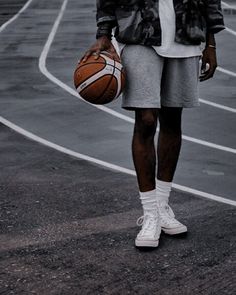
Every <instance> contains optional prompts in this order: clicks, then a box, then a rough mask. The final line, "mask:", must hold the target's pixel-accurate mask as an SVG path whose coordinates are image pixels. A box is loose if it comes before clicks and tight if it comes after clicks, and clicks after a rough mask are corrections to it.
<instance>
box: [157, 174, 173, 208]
mask: <svg viewBox="0 0 236 295" xmlns="http://www.w3.org/2000/svg"><path fill="white" fill-rule="evenodd" d="M171 187H172V182H167V181H162V180H159V179H156V196H157V202H158V205H161V204H163V203H165V202H167V203H168V202H169V197H170V192H171Z"/></svg>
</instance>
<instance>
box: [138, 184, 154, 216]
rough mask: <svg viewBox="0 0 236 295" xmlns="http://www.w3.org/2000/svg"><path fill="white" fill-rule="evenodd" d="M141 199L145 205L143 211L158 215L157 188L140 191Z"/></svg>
mask: <svg viewBox="0 0 236 295" xmlns="http://www.w3.org/2000/svg"><path fill="white" fill-rule="evenodd" d="M139 195H140V200H141V203H142V206H143V213H144V215H145V214H151V215H153V216H156V215H157V193H156V189H154V190H152V191H148V192H139Z"/></svg>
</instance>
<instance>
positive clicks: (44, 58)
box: [39, 0, 236, 154]
mask: <svg viewBox="0 0 236 295" xmlns="http://www.w3.org/2000/svg"><path fill="white" fill-rule="evenodd" d="M67 3H68V0H65V1H64V2H63V4H62V7H61V9H60V12H59V14H58V16H57V18H56V20H55V23H54V25H53V27H52V30H51V32H50V34H49V36H48V39H47V41H46V43H45V46H44V48H43V50H42V52H41V55H40V57H39V69H40V71H41V73H42V74H43V75H44V76H46V77H47V78H48V79H49V80H51V81H52V82H53V83H54V84H56V85H58V86H59V87H61V88H62V89H64V90H65V91H67V92H68V93H70V94H71V95H73V96H75V97H76V98H79V99H80V100H82V101H83V102H85V101H84V100H83V99H82V97H80V96H79V94H78V93H77V91H76V90H74V89H72V88H71V87H70V86H68V85H67V84H65V83H64V82H62V81H61V80H59V79H58V78H56V77H55V76H54V75H52V73H50V72H49V71H48V69H47V66H46V61H47V56H48V53H49V50H50V48H51V46H52V43H53V40H54V38H55V35H56V32H57V30H58V27H59V25H60V22H61V19H62V17H63V14H64V11H65V9H66V5H67ZM85 103H88V102H85ZM207 103H208V101H207ZM88 104H89V105H91V106H92V107H95V108H97V109H99V110H102V111H104V112H106V113H108V114H110V115H112V116H115V117H117V118H119V119H122V120H124V121H126V122H129V123H134V119H133V118H130V117H128V116H126V115H123V114H121V113H119V112H117V111H114V110H112V109H110V108H108V107H105V106H98V105H93V104H90V103H88ZM209 104H211V105H212V106H215V105H217V104H215V103H211V102H209ZM221 107H223V106H221ZM224 108H227V110H228V107H226V106H224ZM229 109H231V108H229ZM235 111H236V110H235ZM182 138H183V139H184V140H187V141H190V142H194V143H197V144H200V145H203V146H207V147H210V148H214V149H218V150H222V151H225V152H229V153H234V154H236V149H234V148H231V147H226V146H222V145H218V144H215V143H211V142H208V141H205V140H201V139H197V138H194V137H191V136H187V135H183V136H182Z"/></svg>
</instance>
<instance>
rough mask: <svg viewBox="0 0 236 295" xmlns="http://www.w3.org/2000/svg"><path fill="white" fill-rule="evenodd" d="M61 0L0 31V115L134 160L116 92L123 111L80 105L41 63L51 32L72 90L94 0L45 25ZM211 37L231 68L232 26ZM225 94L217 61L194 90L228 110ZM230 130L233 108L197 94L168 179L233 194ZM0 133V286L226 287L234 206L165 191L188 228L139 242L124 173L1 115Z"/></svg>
mask: <svg viewBox="0 0 236 295" xmlns="http://www.w3.org/2000/svg"><path fill="white" fill-rule="evenodd" d="M62 3H63V1H50V2H48V1H32V3H30V5H29V7H27V9H26V10H25V11H24V12H23V13H22V15H20V16H19V18H18V19H17V20H16V21H15V22H13V23H12V24H10V25H9V26H8V27H7V28H6V29H5V30H4V31H3V32H1V34H0V44H1V46H0V55H1V60H0V66H1V69H3V70H2V72H1V73H2V75H1V83H0V89H1V113H0V115H1V116H3V117H4V118H6V119H8V120H9V121H11V122H12V123H15V124H17V125H18V126H20V127H22V128H24V129H25V130H27V131H30V132H33V133H34V134H36V135H38V136H40V137H42V138H44V139H47V140H48V141H50V142H54V143H57V144H59V145H60V146H62V147H66V148H68V149H71V150H73V151H77V152H80V153H82V154H85V155H88V156H91V157H94V158H96V159H100V160H103V161H106V162H108V163H112V164H116V165H119V166H122V167H125V168H127V169H133V164H132V162H131V154H130V140H131V136H132V127H133V126H132V122H130V121H132V119H133V114H132V113H131V112H126V111H124V110H122V109H121V108H120V102H119V100H117V101H116V102H114V103H112V104H111V105H109V106H108V107H109V108H110V109H111V110H112V111H115V112H119V113H121V114H122V115H123V116H124V119H120V118H117V117H115V116H113V115H112V114H111V113H106V112H104V111H102V110H98V109H96V108H94V107H92V106H90V105H88V104H85V103H84V102H82V101H80V100H78V98H76V97H74V96H72V95H70V94H68V88H67V89H65V87H64V88H63V87H60V86H59V85H58V84H55V83H52V81H50V80H49V79H48V77H46V76H45V75H44V74H43V73H42V72H40V70H39V66H38V62H39V57H40V56H41V55H42V51H43V48H44V45H45V43H46V41H47V38H48V35H49V33H50V32H52V33H54V35H53V38H52V40H51V41H52V44H51V46H50V48H48V49H49V50H48V51H46V52H45V56H44V57H45V62H46V67H47V71H48V73H50V74H51V75H52V76H54V77H56V78H57V79H58V80H60V81H61V84H60V85H61V86H63V85H67V87H70V88H71V89H73V84H72V72H73V69H74V67H75V64H76V61H77V58H78V57H79V56H81V55H82V53H83V52H84V51H85V50H86V49H87V48H88V46H89V45H90V44H91V43H92V42H94V33H95V28H96V26H95V19H94V18H95V7H94V3H93V2H92V1H88V2H86V3H84V2H82V1H75V0H69V1H68V3H67V6H66V7H65V9H64V10H63V11H62V12H63V13H62V14H61V19H60V21H59V23H58V30H57V31H54V32H53V31H52V28H53V25H54V23H55V20H56V19H57V17H58V13H59V11H60V9H61V4H62ZM21 5H22V3H21ZM14 7H16V6H15V3H14ZM19 8H20V5H19ZM15 11H17V9H16V8H15ZM11 15H13V13H11ZM4 21H5V20H4ZM4 21H2V23H3V22H4ZM226 24H227V26H228V27H230V28H231V29H236V24H235V17H234V15H233V14H230V13H227V14H226ZM218 36H219V37H217V40H218V42H217V44H218V48H219V49H218V53H219V54H218V62H219V65H220V66H221V67H223V68H224V69H228V70H230V71H234V72H236V66H235V65H236V63H235V62H233V61H234V60H235V57H234V55H235V54H234V48H235V42H236V37H233V36H232V34H230V33H229V32H227V31H225V32H223V33H221V34H219V35H218ZM65 61H66V62H65ZM63 83H64V84H63ZM65 90H67V91H65ZM235 94H236V86H235V77H233V76H232V75H226V74H224V73H222V72H217V74H216V76H215V78H214V80H211V81H209V82H207V83H204V84H201V98H203V99H207V100H208V101H210V102H215V103H218V104H220V105H224V106H227V107H229V108H232V109H235ZM127 116H128V119H127ZM90 118H93V120H91V119H90ZM127 120H128V121H127ZM94 123H95V124H94ZM234 131H235V113H234V112H231V111H226V110H222V109H220V108H218V107H212V106H209V105H206V104H202V105H201V107H200V108H198V109H194V110H186V111H185V112H184V122H183V133H184V135H185V136H186V137H188V138H190V140H187V139H186V140H184V141H183V148H182V153H181V158H180V162H179V166H178V169H177V174H176V177H175V183H177V184H180V185H184V186H187V187H190V188H194V189H198V190H200V191H203V192H206V193H210V194H215V195H217V196H222V197H224V198H226V199H227V198H228V199H232V200H235V199H236V195H235V153H233V152H232V151H230V152H227V151H225V150H224V147H229V148H231V149H235V142H236V141H235V132H234ZM1 138H2V140H3V142H7V143H6V144H4V146H3V147H2V153H1V162H2V166H3V167H5V166H7V169H6V170H5V171H4V173H3V174H2V177H1V183H2V185H1V189H2V196H3V198H2V205H3V214H4V215H3V216H4V217H3V219H2V230H3V232H2V233H3V235H2V243H1V245H2V246H1V252H2V261H3V264H2V265H3V268H5V269H3V271H2V278H3V279H2V282H3V283H4V289H3V292H5V293H3V294H29V293H30V292H33V291H34V292H36V293H37V294H60V292H61V290H63V292H62V293H61V294H78V293H77V290H78V288H82V290H86V292H87V293H83V294H96V292H97V294H136V293H137V294H148V293H147V289H146V288H148V292H149V294H150V293H153V294H217V292H220V293H219V294H233V291H232V290H233V289H234V288H235V283H234V280H235V277H234V271H235V264H234V263H235V260H234V258H235V257H234V254H233V251H234V250H235V246H234V242H235V238H234V237H233V233H234V232H235V224H234V223H235V210H234V207H232V206H229V205H225V204H221V203H216V202H213V201H208V200H206V199H201V198H196V197H193V196H192V195H191V194H187V193H183V192H182V193H181V192H179V191H175V190H174V191H173V193H172V204H173V206H174V209H175V210H176V212H177V214H178V216H179V217H180V218H181V220H182V221H184V222H186V223H187V225H188V227H189V228H190V233H189V234H188V236H187V237H182V238H180V239H173V238H170V237H167V236H163V239H162V241H163V242H162V245H161V247H160V251H159V250H157V251H156V252H151V253H149V252H148V253H139V252H138V251H136V250H135V249H134V247H133V239H134V237H135V234H136V232H137V228H136V226H135V220H136V218H137V217H138V216H139V214H140V213H141V212H140V205H139V202H138V198H137V187H136V182H135V178H134V177H131V176H127V175H125V174H120V173H117V172H115V171H110V170H107V169H104V168H102V167H101V166H96V165H95V166H94V165H91V164H90V163H88V162H86V161H81V160H78V159H75V158H71V157H69V156H66V155H63V154H61V153H59V152H55V151H53V150H51V149H49V148H46V147H42V146H41V145H39V144H38V143H34V142H32V141H30V140H27V139H25V138H23V137H22V136H21V135H18V134H16V133H15V132H13V131H11V130H10V129H8V128H6V127H4V126H3V125H2V126H1ZM117 139H119V140H117ZM193 139H198V140H202V143H201V144H199V143H195V142H193ZM207 143H212V144H216V145H217V147H211V146H206V144H207ZM6 161H7V163H9V161H10V165H7V164H6ZM58 170H59V171H58ZM72 175H73V177H72ZM119 183H120V184H119ZM117 184H118V185H117ZM124 192H125V193H124ZM39 208H40V210H39ZM120 220H122V222H121V221H120ZM202 237H204V238H202ZM88 245H89V246H90V247H88ZM168 245H169V246H168ZM78 249H79V251H78ZM98 249H99V250H98ZM190 249H191V250H190ZM96 251H97V252H96ZM68 252H69V253H68ZM160 252H161V258H160ZM108 253H109V258H108V257H107V254H108ZM184 253H185V254H184ZM153 256H154V257H153ZM173 257H174V258H173ZM112 260H113V261H112ZM146 261H149V262H148V264H147V263H146ZM114 262H115V263H116V264H117V267H115V266H114V267H113V268H110V265H111V264H114ZM137 262H140V263H138V265H137ZM14 265H15V266H16V267H14ZM157 265H158V267H157ZM64 266H65V267H64ZM149 266H150V268H149ZM68 268H71V269H70V270H68ZM20 270H23V274H22V276H21V275H19V271H20ZM226 270H227V271H226ZM172 272H173V273H172ZM180 273H181V274H182V275H180ZM229 273H231V274H232V275H228V274H229ZM9 274H11V275H10V276H9ZM75 274H76V275H75ZM226 274H227V275H226ZM30 276H31V277H32V278H33V279H32V281H30V280H29V278H30ZM6 277H7V280H6ZM219 277H220V278H221V280H220V281H219V279H218V278H219ZM78 278H79V279H78ZM102 278H103V280H102ZM166 278H171V284H169V283H168V284H167V283H164V282H163V280H166ZM40 281H43V282H44V286H40ZM186 281H187V282H186ZM6 282H7V283H6ZM121 282H122V283H121ZM137 282H140V283H137ZM147 282H149V284H147ZM193 282H194V283H193ZM172 283H173V284H172ZM183 286H184V293H183ZM40 288H41V289H40ZM157 289H158V290H159V291H161V293H155V292H157V291H156V290H157ZM159 291H158V292H159ZM10 292H13V293H10ZM14 292H15V293H14ZM84 292H85V291H84ZM128 292H129V293H128ZM145 292H146V293H145ZM191 292H194V293H191Z"/></svg>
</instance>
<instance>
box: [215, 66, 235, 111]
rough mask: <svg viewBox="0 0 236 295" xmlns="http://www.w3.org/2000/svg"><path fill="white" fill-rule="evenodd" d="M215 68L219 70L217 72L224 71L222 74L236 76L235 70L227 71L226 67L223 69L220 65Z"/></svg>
mask: <svg viewBox="0 0 236 295" xmlns="http://www.w3.org/2000/svg"><path fill="white" fill-rule="evenodd" d="M217 70H218V71H219V72H222V73H224V74H227V75H229V76H232V77H236V73H235V72H232V71H229V70H226V69H224V68H222V67H219V66H218V67H217ZM234 110H235V109H234Z"/></svg>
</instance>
